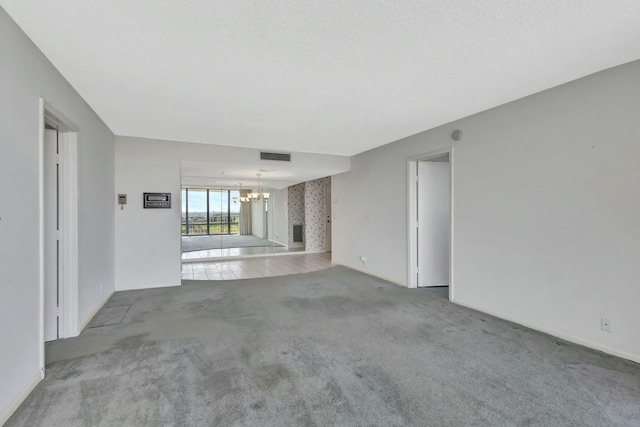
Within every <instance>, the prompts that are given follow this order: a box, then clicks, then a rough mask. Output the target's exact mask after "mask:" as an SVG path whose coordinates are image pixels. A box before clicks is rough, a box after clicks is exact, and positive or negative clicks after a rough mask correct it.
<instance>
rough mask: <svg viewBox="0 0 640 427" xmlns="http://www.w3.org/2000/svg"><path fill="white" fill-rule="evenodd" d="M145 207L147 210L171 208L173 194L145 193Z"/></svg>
mask: <svg viewBox="0 0 640 427" xmlns="http://www.w3.org/2000/svg"><path fill="white" fill-rule="evenodd" d="M143 207H144V208H145V209H168V208H171V193H143Z"/></svg>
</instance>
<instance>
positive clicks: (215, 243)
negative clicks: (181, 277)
mask: <svg viewBox="0 0 640 427" xmlns="http://www.w3.org/2000/svg"><path fill="white" fill-rule="evenodd" d="M267 246H276V247H281V246H284V245H281V244H279V243H276V242H272V241H271V240H267V239H261V238H260V237H256V236H252V235H248V236H245V235H239V234H232V235H219V236H183V237H182V252H192V251H204V250H207V249H230V248H257V247H267Z"/></svg>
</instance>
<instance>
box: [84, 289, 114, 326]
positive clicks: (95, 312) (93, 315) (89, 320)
mask: <svg viewBox="0 0 640 427" xmlns="http://www.w3.org/2000/svg"><path fill="white" fill-rule="evenodd" d="M113 294H114V292H111V293H110V294H109V295H107V298H106V299H105V300H104V301H102V303H101V304H98V307H97V308H96V309H95V310H93V311H92V312H91V313H89V316H87V318H86V320H85V321H84V322H83V323H82V326H81V327H80V331H79V332H80V333H82V331H84V328H86V327H87V325H89V323H90V322H91V321H92V320H93V318H94V317H96V314H98V312H99V311H100V310H102V307H104V305H105V304H106V303H107V302H108V301H109V300H110V299H111V297H112V296H113Z"/></svg>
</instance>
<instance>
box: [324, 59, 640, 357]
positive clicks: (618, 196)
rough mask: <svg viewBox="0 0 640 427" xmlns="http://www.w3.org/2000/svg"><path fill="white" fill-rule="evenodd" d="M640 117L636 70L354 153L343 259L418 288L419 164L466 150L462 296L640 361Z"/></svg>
mask: <svg viewBox="0 0 640 427" xmlns="http://www.w3.org/2000/svg"><path fill="white" fill-rule="evenodd" d="M639 117H640V62H634V63H630V64H627V65H624V66H620V67H616V68H613V69H610V70H607V71H604V72H600V73H597V74H594V75H592V76H588V77H586V78H583V79H580V80H577V81H575V82H571V83H568V84H565V85H562V86H559V87H556V88H553V89H550V90H548V91H545V92H541V93H539V94H536V95H533V96H529V97H527V98H524V99H521V100H518V101H515V102H512V103H509V104H506V105H504V106H501V107H498V108H495V109H492V110H489V111H486V112H483V113H480V114H477V115H474V116H471V117H468V118H465V119H462V120H459V121H457V122H453V123H451V124H448V125H445V126H441V127H439V128H436V129H432V130H430V131H427V132H423V133H420V134H417V135H414V136H411V137H409V138H406V139H404V140H401V141H397V142H394V143H392V144H388V145H386V146H383V147H380V148H378V149H375V150H371V151H368V152H366V153H363V154H360V155H358V156H355V157H353V158H352V164H351V172H348V173H344V174H340V175H337V176H334V177H333V186H332V192H333V198H334V205H333V213H334V222H333V225H334V229H333V232H334V233H333V237H334V246H333V260H334V262H337V263H339V264H343V265H347V266H351V267H353V268H357V269H360V270H365V271H367V272H369V273H371V274H374V275H377V276H380V277H384V278H388V279H389V280H392V281H394V282H397V283H401V284H406V283H407V232H406V230H407V228H406V227H407V212H406V206H407V189H406V188H407V175H406V173H407V172H406V170H407V161H406V159H407V157H409V156H413V155H416V154H420V153H426V152H429V151H432V150H436V149H440V148H443V147H449V146H453V147H454V156H453V161H452V167H453V169H454V172H453V175H454V176H453V187H454V200H453V205H454V219H453V228H454V247H453V263H454V264H453V277H452V280H453V283H454V295H453V300H454V301H455V302H457V303H459V304H463V305H467V306H470V307H475V308H478V309H480V310H482V311H485V312H488V313H492V314H494V315H496V316H499V317H502V318H505V319H510V320H513V321H516V322H518V323H521V324H524V325H528V326H531V327H533V328H535V329H539V330H542V331H546V332H549V333H552V334H554V335H557V336H561V337H564V338H567V339H570V340H572V341H575V342H580V343H583V344H586V345H589V346H591V347H595V348H599V349H602V350H604V351H607V352H610V353H613V354H618V355H621V356H623V357H627V358H630V359H633V360H636V361H640V329H639V328H638V327H637V326H638V325H639V324H640V310H639V309H638V308H639V306H638V301H640V286H639V285H638V283H640V262H638V260H639V259H640V221H639V220H638V218H640V197H638V183H640V167H638V164H640V127H639V126H638V118H639ZM454 129H461V130H462V131H463V132H464V136H463V138H462V140H461V141H459V142H454V141H452V139H451V137H450V134H451V132H452V130H454ZM371 189H375V193H372V191H371ZM376 195H384V198H383V200H381V198H380V197H375V196H376ZM387 221H394V222H395V226H394V227H380V224H381V223H386V222H387ZM362 255H364V256H366V257H367V259H368V260H367V264H366V266H363V265H362V263H361V262H360V261H359V257H360V256H362ZM602 315H607V316H609V317H610V318H611V319H612V324H613V332H612V333H606V332H602V331H601V330H600V318H601V316H602Z"/></svg>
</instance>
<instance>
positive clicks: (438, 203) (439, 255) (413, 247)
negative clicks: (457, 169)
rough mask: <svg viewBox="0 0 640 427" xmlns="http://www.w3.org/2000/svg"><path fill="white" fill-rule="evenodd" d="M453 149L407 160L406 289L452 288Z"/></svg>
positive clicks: (450, 290) (451, 289)
mask: <svg viewBox="0 0 640 427" xmlns="http://www.w3.org/2000/svg"><path fill="white" fill-rule="evenodd" d="M452 159H453V153H452V149H450V148H449V149H445V150H440V151H436V152H433V153H427V154H424V155H421V156H415V157H412V158H410V159H409V160H408V166H409V167H408V173H409V196H408V199H409V239H408V240H409V269H408V270H409V277H408V279H409V280H408V283H409V287H412V288H416V287H431V288H437V287H440V288H443V289H446V288H448V291H449V297H450V299H451V297H452V294H453V287H452V277H451V276H452V275H451V271H452V268H451V266H452V262H451V254H452V236H453V233H452V226H451V224H452V206H453V204H452V194H453V192H452V189H453V186H452V176H453V174H452Z"/></svg>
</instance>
